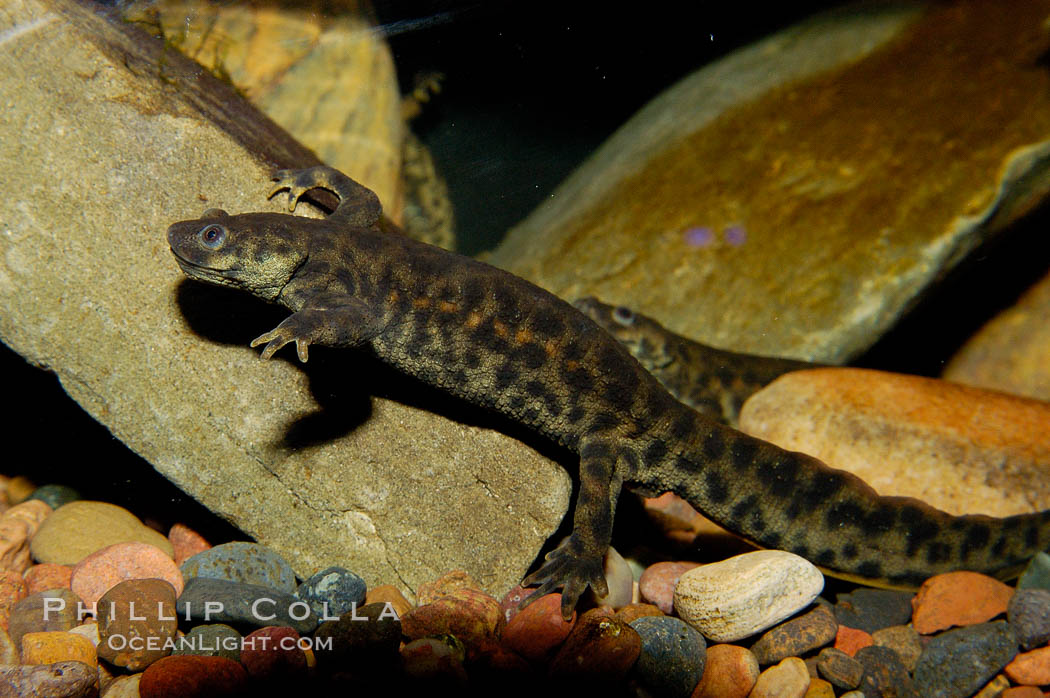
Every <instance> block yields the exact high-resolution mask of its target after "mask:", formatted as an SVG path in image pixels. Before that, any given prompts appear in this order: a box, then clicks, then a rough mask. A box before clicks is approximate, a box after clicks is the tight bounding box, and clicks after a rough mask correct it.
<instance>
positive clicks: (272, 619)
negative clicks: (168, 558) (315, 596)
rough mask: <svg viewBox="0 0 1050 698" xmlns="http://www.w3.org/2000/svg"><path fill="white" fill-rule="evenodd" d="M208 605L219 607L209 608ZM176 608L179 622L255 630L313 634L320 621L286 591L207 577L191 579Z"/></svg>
mask: <svg viewBox="0 0 1050 698" xmlns="http://www.w3.org/2000/svg"><path fill="white" fill-rule="evenodd" d="M207 604H217V607H215V608H211V609H209V607H208V606H207ZM175 608H176V610H177V612H178V615H179V619H180V620H184V619H186V618H187V617H188V618H189V619H190V620H191V621H197V622H211V623H230V624H233V625H240V624H243V625H245V626H250V627H253V628H262V627H265V626H267V625H275V624H276V625H287V626H289V627H291V628H295V630H296V631H297V632H300V633H309V632H312V631H313V629H314V628H316V627H317V620H318V619H317V616H315V615H314V613H313V610H311V608H310V605H309V604H308V603H306V602H305V601H301V600H300V599H298V598H296V597H295V596H293V595H292V594H289V593H287V592H284V591H278V590H276V589H270V588H268V587H264V586H260V585H258V584H245V583H243V582H231V581H229V580H227V579H210V578H208V577H192V578H190V579H188V580H187V581H186V587H185V588H184V589H183V590H182V593H181V594H180V595H179V599H178V601H177V602H176V604H175Z"/></svg>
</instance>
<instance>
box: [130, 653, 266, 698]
mask: <svg viewBox="0 0 1050 698" xmlns="http://www.w3.org/2000/svg"><path fill="white" fill-rule="evenodd" d="M247 681H248V674H247V672H246V671H245V670H244V667H242V666H241V665H240V664H238V663H237V662H235V661H233V660H232V659H228V658H226V657H203V656H198V655H192V654H176V655H172V656H170V657H164V658H163V659H160V660H157V661H156V662H154V663H153V664H150V665H149V666H148V667H147V668H146V671H144V672H142V679H141V680H140V681H139V696H140V697H141V698H183V696H222V695H227V694H231V693H241V692H243V691H244V689H245V687H246V686H245V685H246V684H247Z"/></svg>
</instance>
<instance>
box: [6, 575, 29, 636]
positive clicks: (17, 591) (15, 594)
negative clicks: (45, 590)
mask: <svg viewBox="0 0 1050 698" xmlns="http://www.w3.org/2000/svg"><path fill="white" fill-rule="evenodd" d="M27 596H29V589H28V586H27V585H26V582H25V579H24V578H23V577H22V575H20V574H19V573H18V572H12V571H10V570H5V571H3V572H0V628H3V629H4V630H6V629H7V627H8V622H9V621H10V618H11V609H12V608H14V606H15V604H16V603H18V602H19V601H21V600H22V599H24V598H25V597H27Z"/></svg>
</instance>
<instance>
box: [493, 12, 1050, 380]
mask: <svg viewBox="0 0 1050 698" xmlns="http://www.w3.org/2000/svg"><path fill="white" fill-rule="evenodd" d="M1023 5H1024V9H1023V11H1022V10H1021V9H1020V6H1018V9H1017V10H1016V11H1015V12H1012V13H1011V17H1010V19H1009V21H1003V17H1002V16H1001V15H1002V11H1001V3H999V2H996V0H981V1H979V2H967V3H962V4H950V5H945V4H939V3H934V4H932V5H931V6H930V8H929V11H928V12H920V10H921V9H922V8H923V7H924V5H922V4H920V3H916V4H900V3H893V4H879V5H878V6H877V7H878V8H880V9H878V10H874V9H872V7H871V6H863V7H864V9H863V10H861V11H858V10H857V9H856V7H857V6H856V5H854V6H852V8H847V9H844V10H840V11H838V12H836V13H834V14H833V15H831V16H828V15H822V16H818V17H815V18H813V19H811V20H808V21H806V22H803V23H802V24H800V25H798V26H795V27H792V28H789V29H787V30H785V31H782V32H780V33H778V34H776V35H774V36H771V37H769V38H767V39H765V40H763V41H760V42H758V43H756V44H754V45H751V46H748V47H745V48H743V49H741V50H739V51H736V52H734V53H733V54H730V55H729V56H727V57H726V58H724V59H722V60H720V61H718V62H716V63H713V64H711V65H708V66H706V67H705V68H703V69H702V70H700V71H698V72H697V73H694V74H693V75H690V76H689V77H687V78H685V79H684V80H682V81H681V82H679V83H678V84H677V85H675V86H673V87H672V88H670V89H669V90H667V91H666V92H665V93H664V94H662V95H660V96H658V97H657V98H656V99H654V100H653V101H652V102H650V103H649V104H648V105H647V106H646V107H645V108H643V109H642V110H641V111H640V112H639V113H638V114H636V115H635V116H634V117H633V118H632V119H631V120H630V121H629V122H628V123H627V124H626V125H624V126H623V127H622V128H621V129H620V130H619V131H618V132H617V133H616V134H614V135H613V136H612V137H611V138H610V139H609V140H608V141H607V142H606V143H605V144H604V145H603V146H602V148H601V149H599V150H598V151H597V152H596V153H595V154H594V155H593V156H592V157H591V158H590V159H589V160H588V161H587V162H586V163H585V164H584V165H583V166H582V167H580V168H579V169H578V170H576V172H574V173H573V175H572V176H571V177H569V179H568V180H567V181H566V182H564V183H563V184H562V185H561V186H560V187H559V188H558V190H557V191H556V192H555V193H554V194H553V195H552V196H551V197H550V198H549V200H548V201H547V202H545V204H544V205H543V206H541V207H539V208H538V209H537V210H536V211H535V212H533V214H531V215H530V216H529V217H528V218H527V219H526V220H525V221H524V222H523V223H522V224H521V225H519V226H517V227H516V228H514V229H513V230H511V231H510V233H509V234H508V236H507V238H506V239H505V241H504V242H503V244H501V245H500V247H499V248H498V249H497V250H496V251H495V252H494V254H493V255H492V257H491V260H492V261H494V262H495V263H496V264H498V265H500V266H503V267H505V268H507V269H509V270H511V271H513V272H515V273H518V274H520V275H522V276H525V277H527V278H529V279H531V280H533V281H536V282H538V283H539V284H540V285H542V286H544V287H546V288H548V289H549V290H552V291H554V292H555V293H558V294H562V295H564V296H566V297H571V298H577V297H580V296H584V295H595V296H598V297H599V298H602V299H603V300H605V301H607V302H611V303H615V304H623V305H626V306H628V307H631V308H637V309H639V310H641V311H643V312H645V313H647V314H649V315H652V316H653V317H655V318H656V319H657V320H659V321H660V322H661V323H662V324H664V325H665V326H667V327H668V328H669V329H671V330H673V331H675V332H678V333H680V334H683V335H685V336H687V337H690V338H692V339H696V340H698V341H703V342H705V343H707V344H710V345H712V346H716V347H721V348H725V349H732V350H736V351H747V352H750V353H756V354H766V355H780V356H794V357H798V358H808V359H822V360H828V361H832V362H834V361H837V360H844V359H847V358H849V357H851V356H853V355H855V354H856V353H858V352H859V351H860V350H862V349H864V348H865V347H867V346H868V345H870V344H871V343H872V342H873V341H874V340H875V338H877V337H878V335H879V334H880V333H881V332H882V331H883V330H885V329H886V328H888V327H889V326H891V325H892V324H893V323H894V322H895V320H896V319H897V318H898V316H899V315H900V314H901V313H902V312H903V311H904V310H905V309H907V308H909V307H910V306H911V305H912V303H913V301H914V300H915V299H916V297H917V296H919V295H921V294H922V293H923V292H924V290H925V289H926V288H927V287H928V286H929V285H931V284H932V283H934V282H936V281H937V280H938V278H940V277H941V276H942V275H943V274H944V272H945V271H946V270H947V269H949V268H951V267H952V266H953V265H955V264H956V263H957V262H958V261H959V260H960V259H962V258H964V257H965V255H966V253H967V252H968V251H970V250H972V249H974V247H975V246H976V245H978V244H979V243H980V242H981V241H982V240H984V239H987V238H988V237H991V236H993V235H994V234H996V233H997V232H998V231H1000V230H1002V229H1003V228H1004V227H1005V225H1006V224H1007V223H1008V222H1009V221H1011V220H1014V219H1016V218H1017V217H1018V216H1019V215H1021V214H1023V213H1024V212H1026V211H1027V210H1029V209H1030V208H1031V206H1032V205H1033V204H1034V203H1035V202H1037V201H1038V200H1040V199H1041V198H1042V197H1043V196H1044V195H1045V192H1046V191H1047V184H1046V183H1047V176H1048V169H1050V157H1048V156H1050V144H1048V143H1047V133H1048V132H1050V75H1048V74H1046V73H1043V72H1039V71H1032V70H1031V68H1030V65H1031V58H1030V53H1029V51H1030V49H1028V48H1027V46H1028V45H1037V44H1038V42H1040V41H1042V31H1043V30H1042V28H1041V26H1042V21H1043V19H1044V18H1045V16H1046V13H1047V7H1046V6H1045V5H1044V4H1043V3H1041V2H1040V3H1025V4H1023ZM993 27H994V29H993ZM1028 41H1031V42H1033V44H1027V43H1026V42H1028ZM943 45H953V46H967V50H966V51H954V52H947V53H946V52H939V51H930V50H929V47H930V46H943ZM960 76H966V77H965V79H960ZM905 83H906V84H908V85H910V86H916V88H915V89H902V88H901V85H902V84H905ZM988 95H995V98H994V99H989V98H988ZM1033 95H1038V97H1036V98H1033V97H1032V96H1033ZM903 114H907V118H901V115H903ZM1029 182H1031V183H1032V184H1029ZM1035 182H1038V184H1036V183H1035Z"/></svg>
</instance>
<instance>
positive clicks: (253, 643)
mask: <svg viewBox="0 0 1050 698" xmlns="http://www.w3.org/2000/svg"><path fill="white" fill-rule="evenodd" d="M241 664H242V665H243V666H244V668H245V670H246V671H247V672H248V676H249V677H251V678H252V679H255V680H258V681H288V680H292V679H295V678H297V677H301V676H302V675H303V674H305V672H306V655H305V654H304V653H303V650H302V648H301V647H300V638H299V633H297V632H295V630H293V629H292V628H289V627H287V626H272V625H271V626H267V627H265V628H259V629H258V630H253V631H252V632H250V633H249V634H248V635H246V636H245V637H244V644H243V646H242V649H241Z"/></svg>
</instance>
